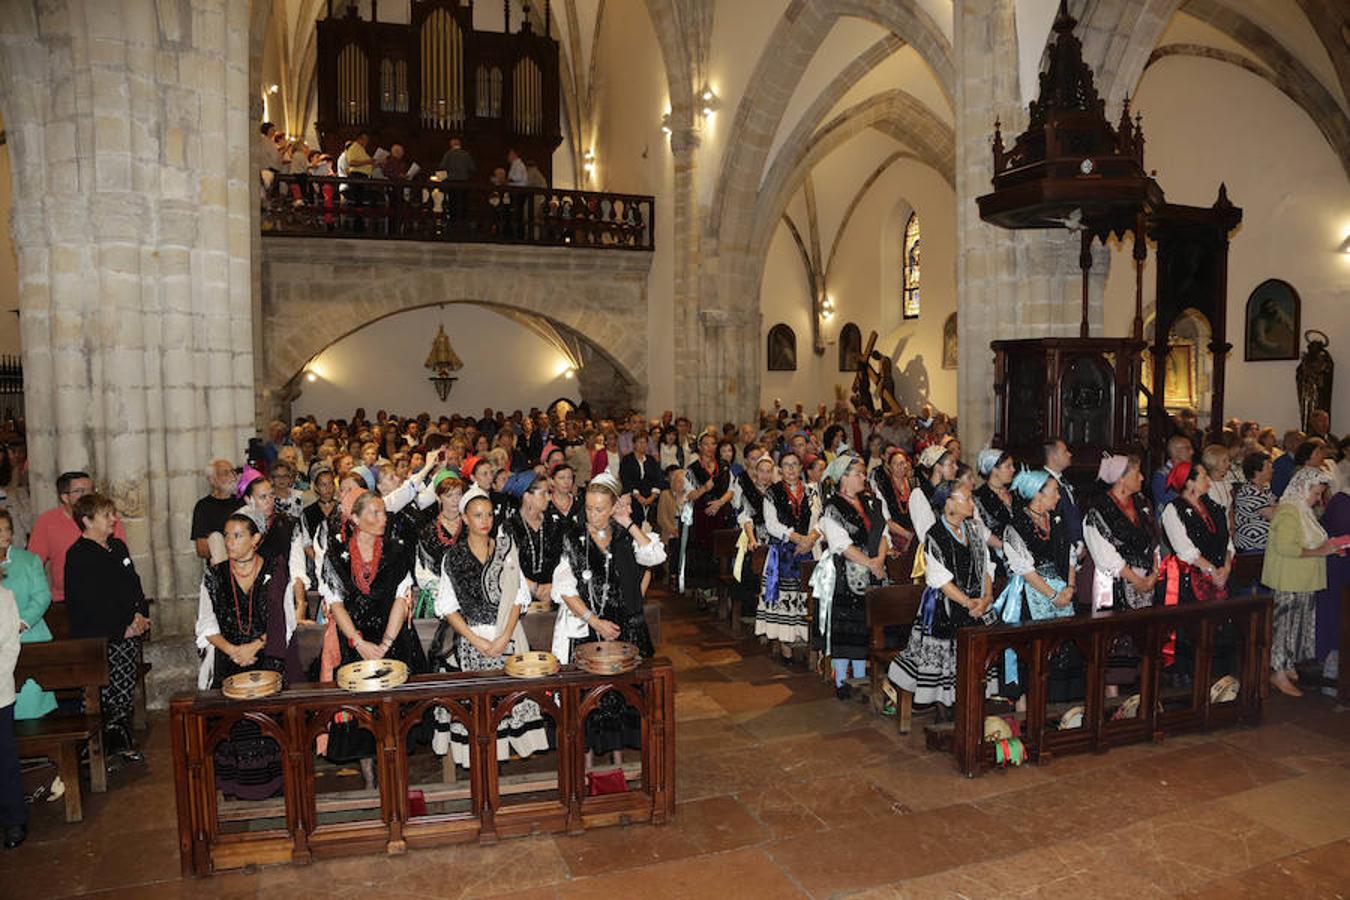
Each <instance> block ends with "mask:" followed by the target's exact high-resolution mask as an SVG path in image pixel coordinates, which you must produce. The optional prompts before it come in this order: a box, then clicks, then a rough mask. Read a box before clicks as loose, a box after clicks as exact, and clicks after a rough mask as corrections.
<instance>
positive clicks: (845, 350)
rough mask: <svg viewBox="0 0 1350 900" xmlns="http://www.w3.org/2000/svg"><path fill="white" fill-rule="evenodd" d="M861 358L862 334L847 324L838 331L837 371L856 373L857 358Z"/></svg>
mask: <svg viewBox="0 0 1350 900" xmlns="http://www.w3.org/2000/svg"><path fill="white" fill-rule="evenodd" d="M860 356H862V332H861V331H859V330H858V326H857V325H854V324H853V323H852V322H849V323H848V324H847V325H845V326H844V327H843V328H841V329H839V371H840V372H856V371H858V357H860Z"/></svg>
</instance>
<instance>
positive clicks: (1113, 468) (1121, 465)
mask: <svg viewBox="0 0 1350 900" xmlns="http://www.w3.org/2000/svg"><path fill="white" fill-rule="evenodd" d="M1129 467H1130V458H1129V457H1128V456H1121V455H1120V454H1119V453H1117V454H1115V455H1109V454H1108V455H1105V456H1103V457H1102V461H1101V465H1099V466H1097V478H1098V479H1099V480H1101V481H1103V482H1105V483H1106V484H1115V483H1116V482H1117V481H1119V480H1120V479H1121V478H1122V477H1124V475H1125V470H1126V469H1128V468H1129Z"/></svg>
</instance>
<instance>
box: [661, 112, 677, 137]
mask: <svg viewBox="0 0 1350 900" xmlns="http://www.w3.org/2000/svg"><path fill="white" fill-rule="evenodd" d="M674 130H675V129H673V128H671V127H670V113H665V114H663V115H662V116H661V133H662V134H670V133H672V132H673V131H674Z"/></svg>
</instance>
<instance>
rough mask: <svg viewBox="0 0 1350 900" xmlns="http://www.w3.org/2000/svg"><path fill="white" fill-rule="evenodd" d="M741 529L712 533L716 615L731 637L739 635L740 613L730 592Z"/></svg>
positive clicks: (734, 577) (733, 585)
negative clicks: (716, 585)
mask: <svg viewBox="0 0 1350 900" xmlns="http://www.w3.org/2000/svg"><path fill="white" fill-rule="evenodd" d="M740 537H741V529H739V528H719V529H717V530H716V531H714V532H713V533H712V552H713V556H714V557H715V558H716V559H717V581H718V588H717V615H718V618H721V619H724V620H725V621H726V623H727V625H728V626H729V627H730V628H731V633H732V634H733V635H739V634H740V633H741V611H740V610H739V609H737V607H736V597H735V596H734V595H733V593H732V591H733V589H734V588H735V587H736V586H737V581H736V575H735V573H734V572H733V571H732V568H733V566H734V564H735V562H736V542H737V541H738V540H740Z"/></svg>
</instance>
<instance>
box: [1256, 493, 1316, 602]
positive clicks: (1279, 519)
mask: <svg viewBox="0 0 1350 900" xmlns="http://www.w3.org/2000/svg"><path fill="white" fill-rule="evenodd" d="M1303 550H1304V546H1303V520H1302V518H1301V517H1300V516H1299V514H1298V510H1296V509H1294V508H1293V507H1292V506H1290V505H1289V504H1288V503H1281V504H1279V505H1278V506H1277V507H1276V508H1275V518H1274V519H1272V520H1271V523H1270V537H1269V538H1268V539H1267V540H1266V558H1265V562H1264V564H1263V565H1262V567H1261V583H1262V584H1264V585H1265V586H1266V587H1268V588H1270V589H1271V590H1274V591H1284V592H1287V593H1294V594H1307V593H1312V592H1314V591H1320V590H1323V589H1324V588H1326V586H1327V560H1326V557H1324V556H1308V557H1303V556H1300V555H1299V554H1300V553H1302V551H1303Z"/></svg>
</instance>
